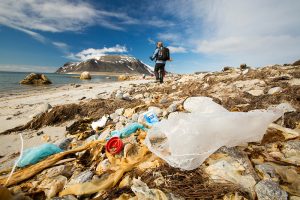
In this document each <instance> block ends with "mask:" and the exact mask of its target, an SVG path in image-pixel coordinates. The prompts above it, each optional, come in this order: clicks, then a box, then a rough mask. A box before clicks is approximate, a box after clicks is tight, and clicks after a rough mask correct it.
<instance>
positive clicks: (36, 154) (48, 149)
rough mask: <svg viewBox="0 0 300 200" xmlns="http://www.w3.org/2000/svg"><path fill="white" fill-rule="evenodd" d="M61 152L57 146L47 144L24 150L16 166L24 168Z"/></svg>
mask: <svg viewBox="0 0 300 200" xmlns="http://www.w3.org/2000/svg"><path fill="white" fill-rule="evenodd" d="M61 151H62V150H61V149H60V148H59V147H58V146H56V145H54V144H49V143H46V144H42V145H40V146H37V147H32V148H29V149H26V150H24V153H23V156H22V158H21V159H20V161H19V162H18V164H17V166H18V167H26V166H27V165H32V164H35V163H38V162H39V161H40V160H42V159H44V158H46V157H48V156H50V155H53V154H56V153H59V152H61Z"/></svg>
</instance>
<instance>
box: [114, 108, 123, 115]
mask: <svg viewBox="0 0 300 200" xmlns="http://www.w3.org/2000/svg"><path fill="white" fill-rule="evenodd" d="M115 113H116V114H117V115H119V116H120V115H123V113H124V108H119V109H117V110H116V111H115Z"/></svg>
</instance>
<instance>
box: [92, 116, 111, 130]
mask: <svg viewBox="0 0 300 200" xmlns="http://www.w3.org/2000/svg"><path fill="white" fill-rule="evenodd" d="M106 122H107V117H106V116H105V115H104V116H103V117H102V118H101V119H100V120H98V121H95V122H92V128H93V129H94V130H95V131H96V130H97V129H98V128H102V127H104V126H105V124H106Z"/></svg>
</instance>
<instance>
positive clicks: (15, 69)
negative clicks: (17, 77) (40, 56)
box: [0, 64, 57, 73]
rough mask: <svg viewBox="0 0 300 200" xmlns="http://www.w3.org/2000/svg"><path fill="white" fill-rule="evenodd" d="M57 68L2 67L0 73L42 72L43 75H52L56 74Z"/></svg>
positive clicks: (11, 65)
mask: <svg viewBox="0 0 300 200" xmlns="http://www.w3.org/2000/svg"><path fill="white" fill-rule="evenodd" d="M56 69H57V67H54V66H53V67H51V66H32V65H13V64H10V65H5V64H1V65H0V71H10V72H41V73H47V72H49V73H51V72H54V71H55V70H56Z"/></svg>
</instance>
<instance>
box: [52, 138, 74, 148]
mask: <svg viewBox="0 0 300 200" xmlns="http://www.w3.org/2000/svg"><path fill="white" fill-rule="evenodd" d="M72 141H73V138H63V139H61V140H59V141H57V142H55V144H56V145H57V146H58V147H59V148H60V149H62V150H68V149H69V145H70V143H71V142H72Z"/></svg>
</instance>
